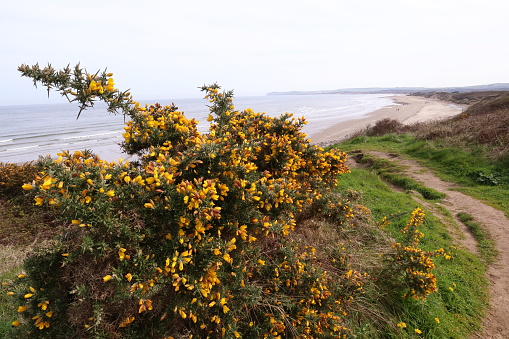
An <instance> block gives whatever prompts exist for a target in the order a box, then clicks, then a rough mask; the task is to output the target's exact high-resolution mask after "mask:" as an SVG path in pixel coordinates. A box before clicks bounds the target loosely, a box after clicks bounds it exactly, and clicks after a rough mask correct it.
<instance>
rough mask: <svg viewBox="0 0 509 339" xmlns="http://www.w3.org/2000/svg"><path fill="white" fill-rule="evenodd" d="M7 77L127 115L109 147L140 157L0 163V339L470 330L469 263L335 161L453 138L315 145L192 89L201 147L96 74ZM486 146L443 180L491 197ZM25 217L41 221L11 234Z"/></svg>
mask: <svg viewBox="0 0 509 339" xmlns="http://www.w3.org/2000/svg"><path fill="white" fill-rule="evenodd" d="M20 71H22V74H23V75H25V76H28V77H31V78H33V79H34V80H36V81H40V82H42V84H43V85H47V86H51V87H55V88H56V89H57V90H58V91H60V92H61V93H62V94H66V95H67V96H69V97H70V98H71V100H73V101H78V102H79V103H80V104H81V107H82V109H83V110H85V109H86V108H87V107H90V106H91V105H93V103H94V101H95V100H103V101H105V102H106V103H108V104H109V107H110V109H111V110H112V111H115V110H118V111H120V112H123V113H124V114H126V115H128V116H129V118H130V119H131V120H129V121H128V122H127V125H126V133H125V135H124V138H125V142H124V144H123V148H124V150H126V151H127V152H129V153H131V154H134V155H137V156H139V158H138V159H139V160H138V161H135V162H119V163H109V162H105V161H102V160H101V159H100V157H99V156H98V155H96V154H94V153H93V152H90V151H79V152H75V153H70V152H63V153H61V154H60V155H59V157H58V158H57V159H49V158H45V159H40V160H39V161H38V162H36V163H34V164H27V165H25V166H23V167H19V166H18V167H16V166H17V165H12V164H2V165H1V166H0V168H1V169H2V171H0V182H1V188H2V191H1V193H2V201H3V205H2V206H3V207H2V213H3V214H4V215H5V216H7V218H2V219H3V220H6V221H5V222H2V223H1V224H0V227H1V229H2V233H0V236H1V238H2V241H3V242H2V243H4V244H6V245H5V246H12V245H16V246H12V247H9V250H10V251H11V252H13V253H19V255H18V256H17V257H14V258H12V263H9V264H6V265H5V267H2V268H1V269H2V272H1V274H2V276H1V277H2V279H3V289H4V292H5V294H4V296H3V299H2V309H0V316H1V323H0V334H1V335H2V336H3V337H13V338H18V337H34V338H36V337H40V338H68V337H77V338H120V337H122V338H124V337H125V338H141V337H151V338H206V337H210V338H240V337H244V338H336V337H345V338H346V337H360V338H363V337H366V338H367V337H378V338H405V337H408V338H411V337H428V338H445V337H447V338H465V337H466V336H468V334H469V333H472V332H474V331H476V330H477V329H478V328H479V324H480V321H481V319H482V315H483V312H484V310H485V308H486V304H487V297H486V278H485V268H486V267H485V263H484V262H483V260H482V259H481V258H479V257H476V256H475V255H473V254H471V253H469V252H468V251H466V250H464V249H462V248H459V247H458V246H457V244H456V243H455V240H454V239H453V238H452V237H451V236H449V235H448V233H449V231H448V229H447V226H445V225H444V224H443V223H442V222H441V221H440V220H438V219H437V218H435V217H434V216H433V215H432V214H431V213H429V212H426V211H424V210H423V209H422V206H419V204H418V203H416V202H415V201H414V200H413V199H411V197H410V196H409V195H408V194H402V193H397V192H394V191H393V190H392V189H391V188H390V187H389V186H388V185H387V183H386V182H385V181H384V180H382V179H383V178H382V176H380V175H379V174H378V173H376V172H374V171H372V170H370V169H364V170H357V169H355V170H354V169H352V171H349V169H348V167H347V166H346V164H345V161H346V154H345V153H344V152H343V151H342V150H343V149H344V150H350V149H353V148H354V147H359V146H361V145H362V146H363V147H364V146H367V147H368V146H369V145H374V144H376V145H377V147H387V148H391V147H397V148H398V149H400V150H404V151H405V152H408V153H412V152H414V153H416V152H417V149H424V147H422V145H423V144H430V145H434V146H430V147H429V149H430V151H429V154H430V157H432V155H433V154H436V152H438V149H439V148H440V147H439V146H436V145H439V143H440V140H445V139H443V138H447V137H451V136H447V135H445V136H444V135H441V136H436V137H433V138H432V137H431V136H430V135H428V136H425V135H426V134H425V133H424V132H425V130H426V128H429V131H431V127H426V126H424V125H422V127H419V128H417V127H414V129H413V130H411V129H407V127H403V126H399V125H398V124H394V123H392V122H389V124H388V125H391V126H392V125H395V126H393V127H391V129H390V131H387V132H390V133H391V134H389V135H383V136H374V137H370V136H368V135H371V134H373V133H372V132H371V131H370V130H367V131H365V133H364V134H363V135H359V136H357V137H356V138H355V139H353V140H350V141H349V142H347V143H345V144H344V145H337V146H334V147H332V148H330V149H328V150H324V149H322V148H320V147H317V146H313V145H310V144H309V142H308V141H307V140H306V139H305V136H304V135H303V134H302V133H301V132H300V128H301V127H302V125H303V123H304V122H303V121H302V120H295V119H293V118H292V117H291V116H290V115H284V116H281V117H279V118H270V117H268V116H265V115H264V114H260V113H255V112H253V111H252V110H245V111H242V112H239V111H236V110H235V109H234V106H233V93H232V92H230V91H220V88H219V86H217V85H210V86H204V87H203V88H202V90H203V91H204V93H205V97H206V99H207V100H209V101H210V103H211V106H210V107H211V110H210V115H209V122H210V129H209V133H208V134H206V135H203V134H200V133H198V132H197V130H196V122H194V121H193V120H188V119H186V118H185V116H184V115H183V114H182V112H179V111H178V109H177V107H175V106H166V107H162V106H160V105H158V104H154V105H148V106H146V107H140V105H139V104H138V103H136V102H135V101H133V100H132V97H131V96H130V93H128V92H121V91H118V90H117V89H116V88H115V84H114V81H113V79H112V75H111V74H107V73H105V72H103V73H100V72H98V73H96V74H95V75H90V74H87V73H86V71H84V70H83V69H81V68H79V67H76V68H75V69H74V70H71V69H64V70H62V71H55V70H53V69H52V68H51V67H48V68H45V69H40V68H39V67H38V66H32V67H28V66H22V67H20ZM484 104H485V105H486V104H487V103H484ZM483 112H484V113H478V114H477V113H476V114H473V113H468V111H467V112H465V114H466V116H465V117H463V118H458V119H456V120H458V121H460V122H463V121H466V120H469V119H471V116H477V115H479V116H482V115H483V114H488V113H487V111H483ZM80 113H82V114H86V111H84V112H80ZM453 120H454V119H453ZM447 123H449V122H447ZM450 123H451V124H453V123H455V122H454V121H451V122H450ZM381 125H383V123H380V124H378V127H380V126H381ZM451 126H452V125H451ZM451 128H452V127H451ZM400 132H404V133H405V134H398V133H400ZM419 133H424V134H419ZM377 134H379V133H377ZM381 134H383V133H381ZM440 138H442V139H440ZM457 141H458V143H457V145H458V147H461V146H462V145H465V144H468V142H467V141H465V140H463V139H461V138H459V139H458V140H457ZM395 145H396V146H395ZM416 145H420V146H419V147H417V146H416ZM485 145H487V144H486V143H485V144H479V145H478V146H475V145H471V144H469V145H468V146H469V148H466V149H465V150H464V151H463V152H464V154H465V157H467V154H471V153H469V152H478V153H479V154H480V155H479V159H485V160H482V161H485V163H486V164H487V165H486V166H487V167H482V168H480V170H481V172H482V173H483V175H484V176H481V174H479V173H480V172H478V171H477V170H478V169H475V170H474V169H468V170H467V172H468V173H466V174H465V175H464V176H462V174H459V173H449V175H451V176H453V177H457V178H458V180H463V179H464V177H465V178H468V179H469V180H472V182H479V181H478V180H480V179H479V178H481V177H482V178H484V177H488V178H491V179H490V180H491V181H490V183H489V184H490V185H492V184H494V183H495V182H494V181H495V178H497V180H498V178H500V181H499V182H497V183H496V185H498V186H500V187H503V185H504V182H505V180H506V175H507V173H506V172H504V171H502V170H500V171H499V170H498V167H497V164H500V162H503V161H505V160H504V159H505V158H504V149H503V148H500V149H498V151H497V154H496V155H497V157H496V160H492V158H491V157H490V156H491V155H493V156H495V154H489V153H486V152H484V151H483V150H484V148H483V147H484V146H485ZM490 145H491V144H490ZM337 147H339V148H340V149H341V151H340V150H336V149H335V148H337ZM369 147H370V146H369ZM433 147H435V148H433ZM456 153H457V152H456ZM493 159H494V158H493ZM430 161H431V160H430ZM476 163H481V161H477V162H476ZM488 164H489V165H488ZM437 166H441V164H438V165H437ZM489 166H494V167H489ZM488 168H489V170H490V171H491V172H488ZM391 171H392V172H397V168H393V169H392V170H391ZM472 171H473V172H472ZM476 171H477V172H476ZM14 173H16V175H14ZM472 173H474V176H473V177H472ZM464 180H467V179H464ZM403 181H405V182H407V183H409V181H408V180H403ZM480 184H482V185H486V184H487V182H484V183H480ZM21 186H23V189H21ZM421 190H422V191H423V192H425V191H426V189H425V188H422V189H421ZM428 191H429V190H428ZM429 192H430V194H429V196H428V197H427V199H429V200H430V201H438V200H439V199H440V198H441V196H440V195H436V194H433V192H431V191H429ZM34 202H35V205H38V206H35V207H36V208H37V210H34V207H33V206H32V204H33V203H34ZM23 207H26V208H23ZM20 210H22V211H23V212H19V211H20ZM21 214H23V215H21ZM25 214H26V217H27V218H28V219H26V220H27V222H28V223H30V224H32V223H33V225H39V226H37V227H29V228H26V229H25V230H24V234H25V236H23V237H12V236H11V235H10V234H8V233H14V230H15V229H16V228H17V227H21V226H19V224H17V223H15V221H14V220H17V219H18V217H23V218H24V217H25ZM7 220H10V221H7ZM6 231H8V233H7V232H6ZM45 234H47V235H48V236H46V237H45V236H44V235H45ZM54 234H58V235H59V236H57V237H54V238H53V240H50V241H45V242H43V241H42V240H43V239H45V238H51V237H52V235H54ZM34 246H35V247H36V248H35V249H32V248H33V247H34ZM25 252H28V253H27V254H24V253H25ZM25 256H27V258H26V259H24V258H25ZM21 261H23V264H22V265H21V264H20V262H21ZM11 305H14V306H11Z"/></svg>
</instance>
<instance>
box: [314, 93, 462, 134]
mask: <svg viewBox="0 0 509 339" xmlns="http://www.w3.org/2000/svg"><path fill="white" fill-rule="evenodd" d="M392 99H393V100H394V102H395V104H394V105H391V106H387V107H384V108H381V109H379V110H377V111H374V112H371V113H369V114H367V115H366V116H365V117H363V118H360V119H355V120H350V121H345V122H341V123H338V124H334V125H332V126H330V127H328V128H326V129H325V130H323V131H321V132H318V133H314V134H312V135H310V136H309V138H310V139H311V141H312V143H313V144H321V143H325V144H329V143H332V142H337V141H341V140H342V139H345V138H346V137H348V136H349V135H351V134H352V133H355V132H357V131H359V130H361V129H363V128H365V127H366V126H368V125H372V124H374V123H375V122H376V121H378V120H381V119H383V118H392V119H396V120H399V121H401V122H402V123H404V124H412V123H415V122H423V121H427V120H439V119H445V118H448V117H452V116H454V115H457V114H460V113H461V112H462V110H463V109H464V108H465V107H466V106H462V105H456V104H453V103H450V102H446V101H441V100H435V99H428V98H424V97H417V96H404V95H401V96H400V95H398V96H394V97H392Z"/></svg>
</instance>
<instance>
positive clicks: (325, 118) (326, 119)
mask: <svg viewBox="0 0 509 339" xmlns="http://www.w3.org/2000/svg"><path fill="white" fill-rule="evenodd" d="M156 102H158V103H160V104H161V105H169V104H171V103H172V102H173V103H174V104H175V105H176V106H177V107H178V108H179V111H182V112H184V114H185V115H186V117H188V118H195V119H196V120H197V121H199V124H198V129H199V131H200V132H203V133H206V132H207V130H208V123H207V120H206V119H207V115H208V112H209V108H208V106H207V105H208V104H209V103H208V101H207V100H205V99H202V98H191V99H175V100H150V101H147V102H146V103H156ZM141 103H145V102H144V101H141ZM233 103H234V104H235V109H236V110H244V109H246V108H251V109H253V110H254V111H256V112H265V113H266V114H267V115H269V116H279V115H281V114H284V113H286V112H288V113H293V114H294V117H296V118H298V117H302V116H304V117H305V118H306V120H307V121H308V124H307V125H306V126H305V127H304V128H303V132H304V133H306V134H308V135H313V134H318V133H320V131H322V130H324V129H326V128H328V127H330V126H332V125H334V124H337V123H340V122H344V121H348V120H355V119H360V118H363V117H364V116H365V115H366V114H368V113H370V112H373V111H376V110H377V109H380V108H382V107H385V106H389V105H392V104H394V101H393V100H392V98H391V95H390V94H313V95H267V96H245V97H236V98H234V100H233ZM78 112H79V107H78V106H77V105H75V104H70V103H59V104H39V105H13V106H0V162H3V163H8V162H10V163H24V162H27V161H32V160H36V159H37V158H38V157H39V156H51V157H56V156H57V153H59V152H61V151H62V150H69V151H71V152H73V151H81V150H85V149H88V150H92V151H93V152H94V153H96V154H98V155H99V156H100V157H101V158H102V159H105V160H108V161H117V160H118V159H119V158H123V159H125V158H128V155H127V154H124V153H122V152H121V149H120V146H119V144H120V143H121V142H122V133H123V132H124V128H123V127H124V124H125V122H126V121H125V119H127V117H124V116H123V115H122V114H117V115H114V114H110V113H108V112H107V111H106V106H105V104H103V103H97V104H96V105H95V106H94V108H93V109H87V110H84V111H82V112H81V115H80V116H79V118H77V117H78Z"/></svg>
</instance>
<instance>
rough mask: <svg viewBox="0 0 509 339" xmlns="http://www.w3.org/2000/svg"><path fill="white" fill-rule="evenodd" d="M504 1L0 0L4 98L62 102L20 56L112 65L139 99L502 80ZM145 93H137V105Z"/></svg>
mask: <svg viewBox="0 0 509 339" xmlns="http://www.w3.org/2000/svg"><path fill="white" fill-rule="evenodd" d="M508 13H509V2H508V1H507V0H477V1H471V0H461V1H459V0H386V1H381V0H371V1H370V0H349V1H343V0H311V1H299V0H291V1H287V0H270V1H268V0H256V1H239V0H235V1H234V0H232V1H226V0H215V1H214V0H209V1H202V0H198V1H193V0H179V1H173V0H166V1H163V0H161V1H156V0H143V1H140V0H136V1H130V0H123V1H116V0H109V1H95V0H89V1H69V0H65V1H61V0H45V1H41V0H28V1H24V0H19V1H5V2H3V3H2V5H1V11H0V29H1V34H0V48H1V53H0V60H1V62H0V105H13V104H25V103H27V104H32V103H51V102H58V101H62V99H61V98H60V97H59V95H58V94H57V93H54V94H52V95H51V98H50V99H49V100H48V99H47V94H46V91H45V90H43V89H42V88H39V89H35V88H34V87H33V85H32V83H31V80H30V79H28V78H21V77H20V75H19V72H18V71H17V67H18V66H19V65H20V64H22V63H25V64H29V65H32V64H35V63H37V62H38V63H39V64H40V65H46V64H47V63H48V62H49V63H51V64H52V65H53V66H54V67H55V68H61V67H64V66H66V65H67V64H69V63H70V64H71V66H73V65H75V64H76V63H78V62H80V63H81V65H82V66H84V67H86V68H87V70H88V71H89V72H95V71H97V70H98V69H102V68H104V67H108V71H110V72H113V73H114V78H115V82H116V86H117V87H118V88H120V89H128V88H130V89H131V92H132V93H133V95H134V98H135V99H138V100H149V99H163V98H168V99H177V98H192V97H201V96H202V94H201V92H199V90H198V89H197V87H198V86H201V85H203V84H210V83H214V82H218V83H219V84H220V85H221V86H223V88H226V89H233V90H234V91H235V93H236V95H237V96H249V95H265V94H266V93H267V92H271V91H291V90H332V89H338V88H348V87H393V86H426V87H437V86H468V85H481V84H489V83H496V82H509V61H508V60H509V44H508V40H507V34H508V33H509V20H508ZM144 102H146V101H143V103H144Z"/></svg>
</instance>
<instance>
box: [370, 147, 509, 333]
mask: <svg viewBox="0 0 509 339" xmlns="http://www.w3.org/2000/svg"><path fill="white" fill-rule="evenodd" d="M369 154H371V155H373V156H376V157H379V158H385V159H389V160H391V161H395V162H396V163H398V164H400V165H402V166H403V168H404V169H405V170H404V171H405V173H404V174H405V175H406V176H408V177H410V178H412V179H414V180H416V181H419V182H421V183H422V184H423V185H425V186H427V187H429V188H433V189H435V190H437V191H439V192H442V193H445V194H446V195H447V197H446V199H444V200H443V203H442V206H443V207H445V208H446V209H447V210H448V211H449V212H450V213H451V214H452V215H453V216H456V215H457V214H458V212H466V213H468V214H470V215H472V216H473V217H474V220H475V221H476V222H479V223H482V224H483V225H484V227H485V228H486V230H487V231H488V232H489V233H490V235H491V236H492V237H493V239H494V240H495V242H496V245H495V246H496V249H497V251H498V252H499V255H498V257H497V258H496V260H495V262H494V263H493V264H492V265H491V266H490V267H489V269H488V275H489V280H490V309H489V311H488V314H487V316H486V318H485V320H484V321H483V326H482V331H480V332H479V333H476V334H475V335H474V336H473V338H509V265H507V264H508V263H509V232H508V231H509V219H508V218H507V217H506V216H505V215H504V213H503V212H502V211H499V210H497V209H495V208H493V207H491V206H488V205H486V204H484V203H482V202H481V201H479V200H477V199H474V198H472V197H470V196H468V195H466V194H463V193H461V192H458V191H455V190H454V188H457V187H458V185H456V184H453V183H449V182H445V181H443V180H441V179H440V178H438V177H437V176H435V175H434V174H433V173H432V172H431V171H430V170H429V169H428V168H426V167H423V166H421V165H419V164H418V163H417V162H416V161H413V160H409V159H404V158H402V157H399V156H397V155H395V154H388V153H383V152H369ZM419 202H421V203H423V204H424V205H425V207H427V208H428V209H430V210H432V211H433V210H434V209H436V207H437V206H436V205H434V204H432V203H429V202H423V201H422V200H420V201H419ZM457 224H458V225H459V226H460V228H461V231H462V232H463V235H464V236H461V237H456V238H457V239H458V241H459V242H460V243H461V244H462V245H463V246H465V247H466V248H467V249H468V250H470V251H471V252H474V253H476V252H477V250H476V241H475V239H474V237H473V236H472V235H471V233H470V232H469V231H468V229H467V228H466V227H465V226H463V224H462V223H461V222H460V221H459V220H457Z"/></svg>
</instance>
